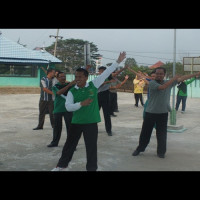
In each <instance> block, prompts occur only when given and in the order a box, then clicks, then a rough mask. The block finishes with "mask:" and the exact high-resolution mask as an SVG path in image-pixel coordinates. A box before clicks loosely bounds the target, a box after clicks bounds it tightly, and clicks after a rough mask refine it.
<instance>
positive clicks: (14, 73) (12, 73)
mask: <svg viewBox="0 0 200 200" xmlns="http://www.w3.org/2000/svg"><path fill="white" fill-rule="evenodd" d="M37 69H38V67H37V66H36V65H13V64H0V77H37Z"/></svg>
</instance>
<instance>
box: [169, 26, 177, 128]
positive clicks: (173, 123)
mask: <svg viewBox="0 0 200 200" xmlns="http://www.w3.org/2000/svg"><path fill="white" fill-rule="evenodd" d="M175 69H176V29H174V59H173V77H174V76H175ZM170 114H171V115H170V123H171V125H176V110H175V86H173V93H172V111H171V113H170Z"/></svg>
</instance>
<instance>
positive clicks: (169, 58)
mask: <svg viewBox="0 0 200 200" xmlns="http://www.w3.org/2000/svg"><path fill="white" fill-rule="evenodd" d="M57 30H58V29H0V32H1V33H2V36H4V37H6V38H7V39H10V40H12V41H15V42H17V41H18V40H19V42H20V43H21V44H24V45H27V46H26V47H27V48H29V49H34V48H35V47H43V46H45V47H47V46H50V45H51V44H53V43H54V42H55V38H54V37H49V36H50V35H56V34H57ZM175 30H176V31H175ZM175 32H176V34H175V35H176V39H175V38H174V33H175ZM59 36H62V37H63V40H64V39H72V38H73V39H82V40H87V41H89V42H92V43H93V44H95V45H97V48H98V49H99V51H98V52H97V53H99V54H101V55H102V56H103V57H102V65H106V64H107V63H111V62H114V61H115V60H116V59H117V58H118V56H119V53H120V52H122V51H126V53H127V55H126V57H127V58H134V59H135V60H136V62H137V64H138V65H139V66H141V65H145V66H151V65H153V64H155V63H156V62H158V61H161V62H163V63H166V62H173V61H174V55H175V60H176V62H181V63H183V57H199V56H200V29H131V28H130V29H114V28H113V29H92V28H91V29H59ZM174 45H175V47H176V48H174ZM174 50H175V51H174ZM174 52H175V53H176V54H174Z"/></svg>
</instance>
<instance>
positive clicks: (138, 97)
mask: <svg viewBox="0 0 200 200" xmlns="http://www.w3.org/2000/svg"><path fill="white" fill-rule="evenodd" d="M134 96H135V105H136V106H138V103H139V100H140V103H141V105H142V106H143V105H144V102H143V96H142V93H134Z"/></svg>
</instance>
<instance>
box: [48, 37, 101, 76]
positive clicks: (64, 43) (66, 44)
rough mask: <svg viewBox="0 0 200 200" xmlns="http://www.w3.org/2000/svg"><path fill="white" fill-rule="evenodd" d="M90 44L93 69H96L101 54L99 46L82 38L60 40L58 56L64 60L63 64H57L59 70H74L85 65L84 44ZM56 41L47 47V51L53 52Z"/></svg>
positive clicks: (57, 50)
mask: <svg viewBox="0 0 200 200" xmlns="http://www.w3.org/2000/svg"><path fill="white" fill-rule="evenodd" d="M86 43H89V44H90V52H91V66H92V67H91V69H93V70H95V65H96V63H95V60H96V59H97V58H98V57H100V56H101V55H100V54H98V53H97V52H98V48H97V46H96V45H95V44H93V43H92V42H88V41H84V40H81V39H66V40H58V42H57V48H56V57H57V58H59V59H60V60H62V64H59V65H57V68H58V69H59V70H62V71H63V70H65V71H71V72H73V71H74V70H75V69H76V68H78V67H81V66H84V45H85V44H86ZM54 46H55V43H53V44H52V45H51V46H49V47H47V48H46V51H48V52H49V53H51V54H53V52H54Z"/></svg>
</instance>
